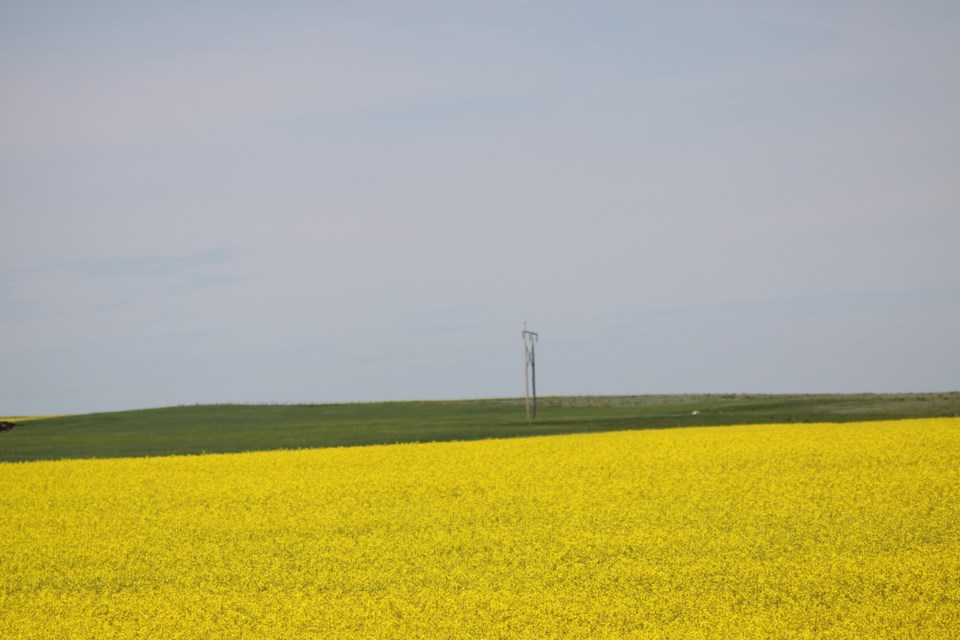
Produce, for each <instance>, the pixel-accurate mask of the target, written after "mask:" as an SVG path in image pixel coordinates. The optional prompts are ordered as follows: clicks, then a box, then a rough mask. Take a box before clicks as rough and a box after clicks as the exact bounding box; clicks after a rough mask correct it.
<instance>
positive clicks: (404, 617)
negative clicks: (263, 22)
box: [0, 419, 960, 639]
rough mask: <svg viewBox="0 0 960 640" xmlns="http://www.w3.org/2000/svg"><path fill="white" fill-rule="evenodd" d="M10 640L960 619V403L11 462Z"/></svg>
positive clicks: (511, 634) (6, 490)
mask: <svg viewBox="0 0 960 640" xmlns="http://www.w3.org/2000/svg"><path fill="white" fill-rule="evenodd" d="M0 487H2V491H0V636H2V637H9V638H25V639H26V638H218V637H223V638H338V637H362V638H416V637H422V638H544V637H555V638H602V637H636V638H774V637H777V638H952V637H957V633H958V630H960V420H957V419H935V420H929V419H927V420H903V421H895V422H871V423H855V424H814V425H755V426H749V425H747V426H737V427H718V428H688V429H672V430H662V431H637V432H620V433H602V434H585V435H572V436H550V437H537V438H524V439H514V440H488V441H479V442H459V443H456V442H455V443H435V444H412V445H411V444H407V445H387V446H371V447H361V448H347V449H323V450H301V451H279V452H261V453H247V454H229V455H206V456H180V457H168V458H143V459H116V460H69V461H57V462H27V463H5V464H0Z"/></svg>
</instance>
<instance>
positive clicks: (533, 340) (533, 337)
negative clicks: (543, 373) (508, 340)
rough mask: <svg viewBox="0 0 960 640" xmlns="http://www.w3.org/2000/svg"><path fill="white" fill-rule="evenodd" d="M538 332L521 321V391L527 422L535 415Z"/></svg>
mask: <svg viewBox="0 0 960 640" xmlns="http://www.w3.org/2000/svg"><path fill="white" fill-rule="evenodd" d="M539 339H540V336H539V334H537V333H535V332H533V331H527V322H526V321H524V322H523V391H524V400H525V405H526V408H527V422H530V419H531V418H536V417H537V358H536V351H535V348H536V344H537V341H538V340H539ZM531 387H533V415H532V416H531V413H530V388H531Z"/></svg>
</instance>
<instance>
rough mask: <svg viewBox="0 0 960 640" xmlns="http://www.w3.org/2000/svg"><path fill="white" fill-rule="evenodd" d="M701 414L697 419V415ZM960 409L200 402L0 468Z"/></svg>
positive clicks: (42, 432) (722, 400) (6, 452)
mask: <svg viewBox="0 0 960 640" xmlns="http://www.w3.org/2000/svg"><path fill="white" fill-rule="evenodd" d="M694 412H697V413H694ZM958 414H960V392H949V393H922V394H857V395H741V394H723V395H662V396H585V397H573V396H564V397H550V398H542V399H540V402H539V414H538V417H537V419H536V420H534V421H532V423H528V422H527V420H526V417H525V414H524V409H523V400H522V399H491V400H459V401H434V402H381V403H356V404H317V405H196V406H181V407H170V408H162V409H144V410H138V411H121V412H113V413H94V414H87V415H74V416H62V417H55V418H45V419H38V420H31V421H27V422H24V423H22V424H20V425H19V426H17V427H16V428H15V429H13V430H11V431H5V432H2V433H0V461H8V462H9V461H26V460H56V459H63V458H116V457H139V456H162V455H176V454H198V453H227V452H239V451H265V450H273V449H300V448H313V447H340V446H356V445H369V444H389V443H395V442H427V441H448V440H477V439H482V438H509V437H519V436H529V435H547V434H561V433H585V432H599V431H615V430H634V429H662V428H668V427H690V426H706V425H732V424H761V423H778V422H824V421H827V422H850V421H861V420H891V419H899V418H924V417H947V416H956V415H958Z"/></svg>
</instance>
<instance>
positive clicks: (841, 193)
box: [0, 0, 960, 415]
mask: <svg viewBox="0 0 960 640" xmlns="http://www.w3.org/2000/svg"><path fill="white" fill-rule="evenodd" d="M958 60H960V4H957V3H955V2H949V1H942V2H941V1H931V0H919V1H914V2H906V1H902V2H887V1H884V0H871V1H869V2H867V1H853V0H830V1H825V0H823V1H821V0H805V1H803V2H800V1H796V2H789V1H786V2H777V3H770V2H761V1H759V0H758V1H738V0H730V1H723V2H705V1H704V2H697V1H686V0H679V1H677V2H664V3H649V2H639V1H638V2H629V1H626V0H623V1H615V0H584V1H572V2H566V1H562V0H560V1H555V2H545V1H539V0H490V1H486V2H475V1H472V2H461V1H457V0H446V1H443V2H439V1H437V2H429V1H421V0H411V1H410V2H402V3H398V2H374V1H367V0H357V1H353V2H306V1H304V2H294V1H283V0H281V1H274V2H243V1H241V2H225V1H224V2H221V1H216V0H211V1H203V0H201V1H193V0H191V1H189V2H186V1H179V0H172V1H168V2H162V3H131V2H120V1H119V0H118V1H105V0H89V1H86V2H82V3H77V2H66V1H63V2H51V1H45V0H29V1H27V0H6V1H5V2H3V3H2V4H0V86H2V87H3V88H4V89H3V98H2V99H0V248H2V251H0V415H24V414H51V413H81V412H94V411H110V410H120V409H129V408H141V407H158V406H168V405H179V404H194V403H213V402H247V403H260V402H271V403H295V402H310V403H314V402H317V403H326V402H357V401H375V400H406V399H420V400H428V399H452V398H484V397H517V396H522V395H523V380H524V370H523V344H522V341H521V330H522V328H523V323H524V322H525V321H526V322H527V323H528V325H529V328H530V329H531V330H534V331H537V332H539V334H540V342H539V343H538V345H537V387H538V392H539V393H540V394H541V395H574V394H575V395H585V394H645V393H814V392H816V393H821V392H831V393H832V392H837V393H843V392H908V391H948V390H957V389H960V334H958V330H957V328H958V327H960V248H958V246H960V178H958V176H960V117H958V114H960V65H958V64H957V61H958Z"/></svg>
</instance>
